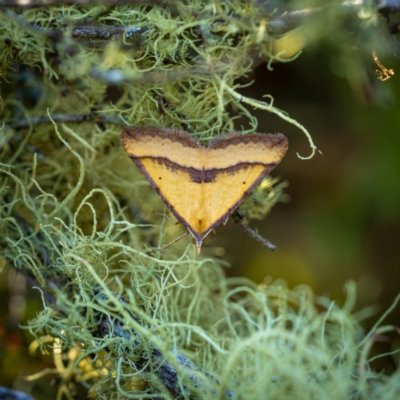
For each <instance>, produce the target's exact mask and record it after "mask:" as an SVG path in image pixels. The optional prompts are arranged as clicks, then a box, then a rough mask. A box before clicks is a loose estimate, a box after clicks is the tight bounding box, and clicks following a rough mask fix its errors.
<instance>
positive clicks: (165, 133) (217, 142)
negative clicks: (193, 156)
mask: <svg viewBox="0 0 400 400" xmlns="http://www.w3.org/2000/svg"><path fill="white" fill-rule="evenodd" d="M137 129H143V130H145V129H149V130H151V132H148V134H150V135H152V136H160V137H169V138H170V137H171V136H174V138H175V140H177V141H179V142H181V143H182V141H181V140H180V138H182V139H183V140H185V139H186V140H189V141H190V142H191V143H190V145H189V146H190V147H192V146H193V145H194V144H195V145H196V146H199V147H200V146H201V145H200V144H199V142H198V140H197V139H195V138H194V137H193V136H191V135H190V134H189V133H187V132H185V131H180V130H178V129H169V128H159V127H146V128H140V127H134V126H127V127H125V128H124V129H123V130H122V133H121V141H122V145H123V147H124V149H125V150H126V147H125V145H124V142H125V141H127V140H129V138H130V137H132V135H133V133H132V132H131V131H132V130H137ZM160 130H161V131H162V132H159V131H160ZM156 131H157V132H156ZM139 133H140V132H139ZM143 134H145V133H143ZM266 136H267V137H268V138H269V139H272V142H273V143H272V146H275V145H279V144H281V143H282V144H284V146H282V147H283V148H282V156H281V159H280V160H279V162H280V161H281V160H282V158H283V157H284V156H285V154H286V151H287V149H288V140H287V138H286V136H284V135H283V134H281V133H278V134H276V135H272V134H268V135H265V134H261V133H260V134H252V135H247V136H246V135H242V134H240V133H239V132H232V133H230V134H228V135H224V136H222V137H217V138H215V139H213V140H212V141H211V142H210V144H209V146H208V147H209V148H215V147H219V146H221V145H222V147H225V146H228V145H229V144H232V139H233V141H235V138H237V139H238V141H242V140H243V138H247V140H249V141H254V139H256V141H265V139H261V138H265V137H266ZM276 139H280V140H278V141H277V140H276ZM225 141H226V142H227V143H223V142H225ZM128 155H129V157H130V158H131V160H132V161H133V162H134V163H135V164H136V166H137V167H138V168H139V169H140V171H141V172H142V174H143V175H144V176H145V177H146V179H147V180H148V181H149V182H150V184H151V186H152V187H153V188H154V189H155V190H156V192H157V194H158V195H159V196H160V197H161V200H162V201H163V203H164V204H165V205H166V206H167V207H168V209H169V210H170V211H171V213H172V214H173V215H174V216H175V217H176V219H177V220H178V221H179V222H180V223H181V224H182V225H183V226H185V227H186V229H187V230H188V231H189V232H190V233H191V234H192V236H193V237H194V239H195V242H196V248H197V253H198V254H200V250H201V246H202V243H203V240H204V239H205V237H206V236H207V235H208V234H209V233H210V232H211V231H212V230H213V229H214V228H216V227H217V226H219V225H220V224H222V223H223V222H224V221H226V220H227V219H228V217H229V216H230V215H231V214H232V213H233V212H234V211H235V210H236V209H237V208H238V207H239V206H240V204H241V203H242V201H243V200H244V199H245V198H246V197H247V196H248V195H249V194H250V193H251V192H252V191H253V190H254V188H255V187H256V186H257V185H259V184H260V182H261V181H262V180H263V179H264V178H265V177H266V176H267V175H268V174H269V173H270V172H271V171H272V170H273V169H274V168H275V167H276V166H277V165H278V164H279V162H277V163H270V164H268V165H267V166H266V167H265V169H264V170H263V171H262V172H261V174H260V175H259V176H258V178H257V179H256V180H255V181H254V183H253V184H252V185H251V186H250V187H249V188H248V189H247V190H246V191H245V192H244V194H243V196H242V197H241V198H240V199H239V200H238V201H237V202H236V203H235V204H234V205H233V206H232V207H230V208H229V209H228V210H227V212H226V213H224V214H223V215H222V216H221V218H219V219H218V220H217V221H216V222H214V224H212V225H211V226H210V228H208V229H207V230H206V231H205V232H202V233H201V234H200V233H198V232H196V231H195V230H193V229H192V227H191V226H190V225H189V224H188V223H187V222H186V221H185V220H184V219H183V218H182V217H181V215H180V214H179V213H178V212H177V211H176V210H175V208H174V207H173V206H172V205H171V204H170V203H169V202H168V201H167V200H166V198H165V197H164V196H163V194H162V192H161V190H160V189H159V187H158V186H157V184H156V183H155V182H154V180H153V179H152V178H151V176H150V175H149V174H148V173H147V170H146V168H145V167H144V165H143V164H142V162H141V161H140V159H139V158H137V157H135V156H134V155H133V154H129V153H128Z"/></svg>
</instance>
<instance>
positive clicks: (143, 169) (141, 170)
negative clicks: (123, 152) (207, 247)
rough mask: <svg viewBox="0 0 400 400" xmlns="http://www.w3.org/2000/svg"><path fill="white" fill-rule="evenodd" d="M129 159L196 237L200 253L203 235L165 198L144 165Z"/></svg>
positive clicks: (132, 158)
mask: <svg viewBox="0 0 400 400" xmlns="http://www.w3.org/2000/svg"><path fill="white" fill-rule="evenodd" d="M129 157H130V159H131V160H132V161H133V162H134V163H135V164H136V166H137V167H138V168H139V169H140V172H141V173H142V174H143V175H144V176H145V178H146V179H147V180H148V181H149V182H150V185H151V186H152V187H153V188H154V189H155V191H156V192H157V194H158V195H159V196H160V197H161V200H162V201H163V203H164V204H165V205H166V206H167V207H168V210H169V211H171V213H172V214H173V215H174V216H175V218H176V219H177V220H178V221H179V222H180V223H181V224H182V225H183V226H185V227H186V229H187V230H188V231H189V232H190V233H191V234H192V236H193V237H194V239H195V241H196V247H197V249H198V251H197V252H198V253H199V249H200V247H201V243H202V242H203V239H204V236H203V235H199V234H198V233H197V232H196V231H195V230H193V229H192V227H191V226H190V224H189V223H188V222H187V221H186V220H185V219H184V218H182V216H181V215H180V214H179V213H178V212H177V211H176V210H175V207H174V206H173V205H172V204H171V203H170V202H168V200H167V199H166V198H165V197H164V196H163V194H162V192H161V190H160V188H159V187H158V185H157V184H156V183H155V182H154V180H153V179H152V177H151V176H150V175H149V174H148V173H147V170H146V168H145V167H144V165H143V163H142V162H141V161H140V159H139V158H135V157H132V156H131V155H129ZM207 233H208V232H207Z"/></svg>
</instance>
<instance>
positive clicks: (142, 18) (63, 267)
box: [0, 1, 400, 399]
mask: <svg viewBox="0 0 400 400" xmlns="http://www.w3.org/2000/svg"><path fill="white" fill-rule="evenodd" d="M263 15H264V14H263V13H262V12H261V10H259V9H257V6H256V2H251V1H249V2H246V1H245V2H239V3H238V2H233V1H229V2H227V1H224V2H220V3H218V2H214V1H213V2H200V1H198V2H193V1H191V2H190V3H189V2H187V3H185V2H178V3H174V7H173V10H171V9H170V8H168V7H166V6H165V4H163V5H162V6H157V5H154V4H151V5H140V6H137V5H136V6H134V5H131V6H126V5H118V6H115V7H113V8H110V7H108V6H105V5H104V6H90V5H85V6H79V5H74V6H54V7H48V8H43V9H39V8H33V9H21V10H18V12H16V11H15V14H13V13H10V12H8V13H4V12H1V13H0V26H1V29H0V65H1V70H0V73H1V74H3V75H4V74H5V75H6V78H7V79H6V80H4V81H2V85H3V87H4V90H3V96H4V97H3V99H2V100H3V108H2V113H3V119H4V120H5V121H7V122H9V123H8V124H6V125H1V126H0V257H1V259H0V265H4V260H5V261H6V263H7V265H9V266H12V267H14V268H16V269H17V270H18V271H20V272H21V273H22V274H24V275H28V276H30V277H33V278H34V279H35V281H36V283H35V286H36V287H38V288H40V292H41V294H42V298H43V311H42V312H41V313H40V314H39V315H38V316H37V318H36V319H35V320H32V321H30V323H29V326H28V327H27V328H28V329H30V331H31V332H32V333H33V334H34V336H35V341H34V342H33V344H32V347H31V350H32V352H34V351H35V349H37V348H40V349H41V350H47V351H50V352H52V353H53V355H54V365H55V367H56V369H57V372H58V374H59V382H60V386H59V398H62V397H65V398H71V396H72V395H71V394H70V391H73V390H74V385H75V383H76V382H80V383H81V384H82V385H84V386H85V387H86V388H87V389H88V391H89V392H90V395H91V396H92V398H96V397H97V398H107V399H117V398H120V399H122V398H123V399H126V398H138V399H139V398H146V397H153V398H166V399H171V398H188V399H189V398H201V399H211V398H212V399H216V398H220V399H223V398H236V399H249V398H265V396H266V394H268V397H269V398H271V399H278V398H288V399H290V398H296V399H301V398H306V399H309V398H318V399H324V398H326V399H328V398H329V399H332V398H340V399H342V398H354V399H356V398H357V399H359V398H368V399H374V398H376V399H384V398H390V399H392V398H396V397H399V391H400V383H399V382H400V380H399V379H398V373H394V374H393V375H391V376H387V375H384V374H383V373H381V372H379V373H378V372H377V371H374V370H373V368H372V367H371V365H370V363H369V361H368V354H369V350H370V348H371V346H372V343H373V340H374V337H375V336H374V335H370V336H365V335H364V333H363V332H362V329H361V327H360V323H359V321H358V320H357V318H356V317H355V316H353V315H352V314H351V309H352V303H353V301H352V300H351V299H353V298H354V292H355V289H354V287H351V288H350V289H349V290H348V299H350V300H349V301H348V302H347V303H346V305H345V306H344V307H343V308H340V307H339V306H337V305H336V304H334V303H333V302H331V301H329V300H328V299H325V298H316V297H314V295H313V294H312V293H311V292H310V291H309V289H307V288H298V289H296V290H293V291H292V290H289V289H287V288H286V287H285V285H284V284H283V283H282V282H275V283H273V284H265V285H256V284H254V283H251V282H249V281H246V280H244V279H235V280H234V281H232V280H229V279H226V277H225V275H224V271H223V266H224V263H223V261H222V260H221V259H218V258H216V257H213V256H212V254H213V253H212V249H210V250H209V252H208V253H207V251H206V249H203V251H204V253H203V255H202V256H201V257H196V255H195V249H194V246H193V245H192V244H191V242H190V240H189V239H184V240H182V241H180V242H178V243H175V244H174V245H173V246H170V247H168V248H166V249H165V250H163V251H162V252H161V253H156V254H153V253H150V252H149V250H153V249H155V248H158V247H160V246H162V245H164V244H166V243H168V242H169V241H171V240H173V239H174V238H176V237H177V236H179V234H181V233H183V230H182V227H181V226H177V225H175V223H174V221H173V220H172V221H171V220H170V219H169V216H168V215H166V214H165V212H166V211H165V209H164V207H163V205H162V203H161V201H160V199H159V197H158V196H157V194H156V193H155V191H154V190H152V189H151V188H150V186H149V185H148V183H147V182H146V181H145V180H144V178H143V177H142V176H141V175H139V173H138V172H137V171H136V169H134V168H133V167H132V165H131V161H130V160H129V158H128V157H126V155H125V154H123V150H122V149H121V146H120V145H119V133H120V131H121V126H120V125H118V124H116V123H109V122H106V123H104V122H96V121H95V120H91V119H90V118H88V121H85V122H80V123H73V122H58V123H57V124H56V123H44V124H38V125H35V126H30V127H28V128H19V129H17V128H13V127H12V124H11V121H15V120H18V121H19V120H29V118H30V117H35V116H39V117H48V118H49V121H51V118H52V116H53V115H56V114H57V115H60V114H61V115H62V114H65V115H71V114H84V115H88V117H90V116H91V115H97V114H100V115H120V116H121V117H123V119H124V120H125V122H127V123H129V124H133V125H162V126H168V127H177V128H180V129H182V128H183V129H186V130H189V131H190V132H191V133H193V134H194V135H197V136H198V137H199V138H201V139H203V140H204V141H207V140H208V139H210V138H211V137H213V136H216V135H217V134H220V133H226V132H228V131H232V130H233V129H234V120H233V118H232V115H231V113H230V110H235V111H239V116H240V114H241V115H242V116H243V115H245V116H246V117H247V118H248V122H249V127H248V130H255V128H256V126H257V120H256V118H255V117H254V116H253V115H252V114H251V111H249V110H248V109H247V108H246V107H245V106H244V103H245V104H246V105H248V106H250V107H258V108H263V109H265V110H267V111H272V112H274V111H275V112H276V113H277V115H280V116H282V118H285V120H286V121H288V122H290V123H293V120H290V119H289V117H287V116H286V115H285V114H284V113H282V112H281V111H279V110H278V109H275V108H274V107H273V106H272V104H266V103H262V102H260V101H255V100H251V99H245V100H246V101H243V102H242V100H243V98H242V97H241V96H240V95H239V94H238V93H237V91H236V89H237V87H236V86H235V80H236V79H237V78H239V77H241V76H243V75H245V74H246V73H247V72H248V71H250V68H251V65H252V61H251V58H250V57H249V56H248V54H249V52H250V51H252V50H256V51H257V50H258V51H260V52H261V53H263V54H265V51H266V50H265V49H268V45H267V40H268V36H267V34H266V33H265V31H264V30H260V27H262V26H264V28H265V24H264V25H263V24H262V23H261V22H262V21H261V20H262V19H263V17H262V16H263ZM88 21H89V22H88ZM24 22H25V23H24ZM88 23H91V24H93V25H94V26H96V25H102V26H113V25H114V26H130V27H132V26H136V27H139V28H140V29H141V33H140V34H135V33H132V34H130V35H129V36H128V35H126V36H125V37H123V38H122V39H120V40H113V41H108V42H104V41H94V40H89V39H86V40H78V39H76V38H75V39H72V31H73V29H74V28H75V27H77V26H82V25H84V24H88ZM38 27H40V29H38ZM131 32H134V30H131ZM55 33H57V34H56V35H55ZM60 120H62V118H61V119H60ZM298 127H301V126H300V125H298ZM301 128H302V127H301ZM303 129H304V128H303ZM266 182H267V186H268V189H266V190H267V191H268V193H271V194H270V198H269V200H268V201H264V200H265V199H262V198H263V195H264V192H263V190H264V189H263V187H261V188H260V189H258V190H257V191H256V192H255V193H254V196H253V198H252V199H250V200H249V202H248V203H247V204H243V211H244V213H245V215H246V216H247V217H249V218H257V217H259V216H263V215H265V214H266V213H267V212H268V210H269V209H270V207H271V206H272V205H273V203H274V202H275V201H276V200H277V198H278V194H279V193H280V191H281V189H282V187H279V186H277V187H276V190H275V191H273V190H272V189H271V187H270V182H269V181H266ZM268 182H269V183H268ZM259 191H260V192H259ZM254 205H256V207H255V206H254ZM257 207H258V208H257ZM207 254H209V257H207ZM260 268H265V269H266V268H267V266H266V265H260ZM30 282H31V281H30ZM382 328H385V329H389V328H387V327H382ZM378 329H380V328H377V329H376V331H378ZM363 338H364V339H363ZM362 339H363V340H364V341H362ZM47 373H48V370H45V371H43V372H42V373H38V374H36V375H34V376H32V377H31V379H36V378H39V377H40V376H43V375H46V374H47ZM51 377H54V374H52V375H51Z"/></svg>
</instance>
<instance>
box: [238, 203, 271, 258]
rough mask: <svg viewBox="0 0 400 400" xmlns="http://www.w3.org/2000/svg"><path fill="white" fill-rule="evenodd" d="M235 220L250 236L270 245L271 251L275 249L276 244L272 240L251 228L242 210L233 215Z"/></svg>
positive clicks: (264, 244)
mask: <svg viewBox="0 0 400 400" xmlns="http://www.w3.org/2000/svg"><path fill="white" fill-rule="evenodd" d="M233 220H234V222H236V223H237V224H239V225H240V227H241V228H242V229H243V230H244V231H245V232H246V233H247V234H248V235H249V236H251V237H252V238H253V239H255V240H257V241H258V242H259V243H261V244H262V245H263V246H265V247H268V248H269V249H270V250H271V251H274V250H275V249H276V246H275V245H274V244H273V243H272V242H270V241H269V240H268V239H266V238H265V237H263V236H261V235H260V234H259V233H258V232H257V231H256V230H255V229H253V228H250V226H249V225H248V224H247V223H246V221H245V216H244V214H243V213H242V212H240V211H239V210H236V212H235V214H234V215H233Z"/></svg>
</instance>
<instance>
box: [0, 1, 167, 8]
mask: <svg viewBox="0 0 400 400" xmlns="http://www.w3.org/2000/svg"><path fill="white" fill-rule="evenodd" d="M165 3H166V1H165V0H40V1H37V0H0V7H19V8H39V7H49V6H58V5H61V4H63V5H71V6H72V5H75V6H76V5H89V4H93V5H97V4H104V5H108V6H114V5H118V4H165Z"/></svg>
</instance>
